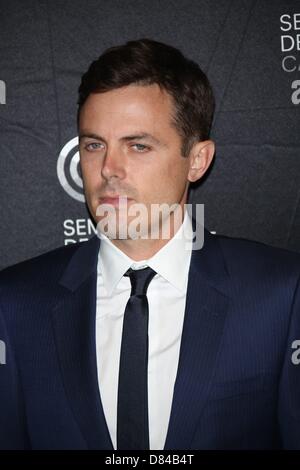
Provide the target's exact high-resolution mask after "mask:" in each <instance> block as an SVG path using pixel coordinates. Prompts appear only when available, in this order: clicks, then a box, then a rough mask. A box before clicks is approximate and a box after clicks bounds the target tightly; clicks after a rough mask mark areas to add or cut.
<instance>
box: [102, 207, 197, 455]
mask: <svg viewBox="0 0 300 470" xmlns="http://www.w3.org/2000/svg"><path fill="white" fill-rule="evenodd" d="M192 233H193V232H192V223H191V219H190V216H189V215H188V213H187V211H185V216H184V220H183V223H182V225H181V226H180V228H179V229H178V231H177V232H176V233H175V235H174V236H173V237H172V238H171V239H170V240H169V241H168V242H167V243H166V245H164V246H163V247H162V248H161V249H160V250H159V251H158V252H157V253H155V255H154V256H152V257H151V258H149V259H148V260H142V261H134V260H132V259H131V258H129V257H128V256H127V255H126V254H125V253H123V252H122V251H121V250H120V249H118V248H117V247H116V246H115V245H114V244H113V243H112V242H111V241H110V240H109V239H108V238H107V237H106V236H105V235H104V234H101V233H99V234H98V236H99V237H100V238H101V245H100V250H99V257H98V280H97V308H96V349H97V368H98V382H99V389H100V396H101V400H102V405H103V410H104V415H105V419H106V423H107V427H108V430H109V433H110V437H111V440H112V443H113V446H114V448H115V449H116V441H117V398H118V376H119V359H120V349H121V339H122V327H123V317H124V311H125V307H126V303H127V301H128V299H129V296H130V292H131V284H130V279H129V277H124V274H125V272H126V271H127V270H128V269H129V268H130V267H131V268H132V269H141V268H144V267H145V266H149V267H150V268H152V269H154V270H155V271H156V273H157V274H156V275H155V276H154V278H153V279H152V281H151V282H150V284H149V287H148V290H147V298H148V304H149V327H148V335H149V357H148V415H149V442H150V449H151V450H154V449H156V450H162V449H163V448H164V445H165V440H166V435H167V431H168V424H169V419H170V413H171V405H172V399H173V390H174V384H175V379H176V373H177V367H178V360H179V350H180V342H181V334H182V326H183V319H184V311H185V301H186V291H187V282H188V271H189V266H190V258H191V240H192Z"/></svg>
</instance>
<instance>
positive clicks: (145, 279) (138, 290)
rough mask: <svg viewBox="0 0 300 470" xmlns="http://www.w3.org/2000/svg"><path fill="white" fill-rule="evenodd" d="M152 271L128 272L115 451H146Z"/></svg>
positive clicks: (147, 442) (129, 270)
mask: <svg viewBox="0 0 300 470" xmlns="http://www.w3.org/2000/svg"><path fill="white" fill-rule="evenodd" d="M155 274H156V272H155V271H153V269H151V268H144V269H136V270H133V269H131V268H130V269H128V271H127V272H126V273H125V274H124V275H125V276H129V277H130V282H131V294H130V298H129V300H128V302H127V305H126V308H125V313H124V321H123V332H122V343H121V354H120V369H119V387H118V411H117V449H119V450H143V449H149V425H148V300H147V296H146V293H147V288H148V285H149V283H150V281H151V279H152V278H153V277H154V276H155Z"/></svg>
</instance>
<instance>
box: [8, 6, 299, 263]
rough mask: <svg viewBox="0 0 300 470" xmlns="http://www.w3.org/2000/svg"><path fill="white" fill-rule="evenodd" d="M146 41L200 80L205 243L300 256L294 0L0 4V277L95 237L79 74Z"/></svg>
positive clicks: (197, 197)
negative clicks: (206, 105)
mask: <svg viewBox="0 0 300 470" xmlns="http://www.w3.org/2000/svg"><path fill="white" fill-rule="evenodd" d="M140 37H150V38H153V39H156V40H159V41H163V42H166V43H169V44H172V45H174V46H176V47H179V48H180V49H181V50H182V51H183V52H184V53H185V54H186V55H188V56H189V57H191V58H192V59H194V60H196V61H197V62H198V63H199V64H200V66H201V67H202V68H203V69H204V70H205V71H206V73H207V74H208V76H209V78H210V80H211V82H212V85H213V87H214V90H215V95H216V99H217V111H216V116H215V121H214V126H213V135H212V137H213V138H214V140H215V141H216V145H217V154H216V159H215V162H214V165H213V167H212V169H211V171H210V172H209V175H208V177H205V178H204V179H203V181H202V182H201V184H199V185H198V186H197V188H195V189H194V190H193V192H192V194H191V201H192V202H195V203H196V202H197V203H204V204H205V224H206V226H207V228H208V229H209V230H211V231H215V232H217V233H223V234H225V235H229V236H234V237H242V238H248V239H252V240H257V241H262V242H265V243H268V244H270V245H274V246H279V247H284V248H288V249H290V250H294V251H299V252H300V203H299V197H300V119H299V117H300V1H299V0H293V1H289V0H256V1H255V0H166V1H163V0H160V1H159V0H151V1H150V0H149V1H146V0H143V1H142V0H123V1H122V0H98V1H96V0H65V1H58V0H51V1H50V0H49V1H44V0H40V1H38V0H26V1H21V0H10V1H8V0H6V1H4V0H0V197H1V223H0V242H1V254H0V267H5V266H8V265H10V264H13V263H16V262H18V261H22V260H24V259H26V258H30V257H32V256H35V255H38V254H40V253H43V252H45V251H48V250H50V249H53V248H55V247H58V246H61V245H63V244H65V243H72V242H77V241H80V240H85V239H86V238H88V237H89V236H91V234H92V233H93V229H92V224H91V223H90V222H89V220H88V213H87V210H86V207H85V204H84V198H83V195H82V187H81V186H82V182H81V178H80V171H79V168H78V152H77V146H76V143H77V141H76V135H77V131H76V119H75V117H76V109H77V104H76V101H77V89H78V85H79V82H80V77H81V74H82V73H83V72H84V71H85V70H86V69H87V67H88V65H89V63H90V62H91V61H92V60H94V59H95V58H97V57H98V56H99V55H100V54H101V53H102V51H103V50H104V49H106V48H107V47H110V46H112V45H117V44H121V43H124V42H125V41H127V40H130V39H137V38H140Z"/></svg>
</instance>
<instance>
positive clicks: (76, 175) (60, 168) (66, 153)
mask: <svg viewBox="0 0 300 470" xmlns="http://www.w3.org/2000/svg"><path fill="white" fill-rule="evenodd" d="M78 144H79V142H78V137H74V139H71V140H69V142H67V143H66V145H65V146H64V147H63V148H62V150H61V152H60V154H59V156H58V160H57V176H58V180H59V182H60V184H61V186H62V187H63V189H64V190H65V191H66V193H67V194H68V195H69V196H71V197H72V198H73V199H76V201H80V202H85V197H84V193H83V182H82V177H81V171H80V164H79V151H78Z"/></svg>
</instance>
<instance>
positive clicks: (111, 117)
mask: <svg viewBox="0 0 300 470" xmlns="http://www.w3.org/2000/svg"><path fill="white" fill-rule="evenodd" d="M173 114H174V105H173V99H172V97H171V95H170V94H169V93H167V92H166V91H165V90H163V89H161V88H160V87H159V86H158V85H157V84H152V85H146V86H144V85H129V86H126V87H122V88H118V89H115V90H111V91H107V92H104V93H91V94H90V95H89V96H88V98H87V100H86V102H85V103H84V105H83V107H82V109H81V112H80V121H79V127H80V128H83V127H84V128H86V127H91V125H93V126H94V125H96V126H99V127H101V130H102V132H103V128H104V131H105V130H106V128H107V129H112V128H113V129H115V130H117V129H118V128H120V127H122V128H125V127H126V129H127V130H130V128H132V127H135V126H137V125H139V126H140V125H143V127H145V126H147V127H148V130H149V131H151V132H154V131H156V132H158V131H159V130H168V129H170V127H171V126H172V123H171V119H172V115H173ZM124 130H125V129H124Z"/></svg>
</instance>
